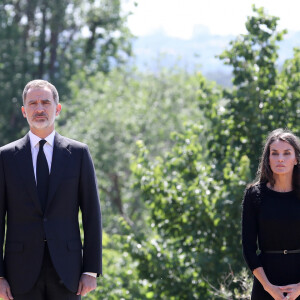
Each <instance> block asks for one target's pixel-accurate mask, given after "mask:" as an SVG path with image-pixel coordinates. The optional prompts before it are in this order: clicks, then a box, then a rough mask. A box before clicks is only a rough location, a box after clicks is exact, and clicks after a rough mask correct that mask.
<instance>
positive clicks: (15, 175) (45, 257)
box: [0, 80, 102, 300]
mask: <svg viewBox="0 0 300 300" xmlns="http://www.w3.org/2000/svg"><path fill="white" fill-rule="evenodd" d="M60 111H61V104H60V103H59V97H58V93H57V90H56V88H55V87H54V86H53V85H52V84H50V83H49V82H47V81H44V80H33V81H31V82H29V83H28V84H27V85H26V87H25V89H24V92H23V107H22V113H23V116H24V117H25V118H26V119H27V121H28V123H29V127H30V131H29V133H28V134H27V135H26V136H25V137H23V138H21V139H20V140H17V141H15V142H12V143H10V144H8V145H6V146H4V147H2V148H0V242H1V243H0V254H1V256H0V298H2V299H16V300H44V299H45V300H46V299H47V300H60V299H61V300H63V299H81V295H85V294H86V293H88V292H89V291H91V290H93V289H95V288H96V277H97V275H99V274H101V272H102V263H101V252H102V244H101V212H100V204H99V197H98V191H97V183H96V176H95V171H94V166H93V162H92V159H91V156H90V154H89V150H88V147H87V146H86V145H85V144H82V143H79V142H77V141H74V140H71V139H68V138H66V137H63V136H60V135H59V134H58V133H56V132H55V131H54V122H55V118H56V116H58V115H59V113H60ZM79 209H80V210H81V212H82V223H83V229H84V243H83V246H82V243H81V238H80V230H79V221H78V212H79ZM5 232H6V233H5ZM4 240H5V252H4V259H2V258H3V244H4Z"/></svg>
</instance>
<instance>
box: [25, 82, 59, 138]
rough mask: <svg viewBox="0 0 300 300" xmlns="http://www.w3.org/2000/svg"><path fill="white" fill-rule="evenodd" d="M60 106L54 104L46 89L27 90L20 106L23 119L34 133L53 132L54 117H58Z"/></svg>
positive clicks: (48, 90)
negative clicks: (22, 104)
mask: <svg viewBox="0 0 300 300" xmlns="http://www.w3.org/2000/svg"><path fill="white" fill-rule="evenodd" d="M60 111H61V105H60V104H56V103H55V101H54V99H53V95H52V92H51V91H50V89H48V88H32V89H29V90H28V92H27V95H26V99H25V100H24V106H22V113H23V116H24V118H26V119H27V122H28V124H29V126H30V129H32V130H33V131H34V132H41V131H43V132H44V131H47V132H49V134H50V133H51V132H52V131H53V130H54V121H55V117H56V116H58V115H59V113H60Z"/></svg>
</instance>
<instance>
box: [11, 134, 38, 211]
mask: <svg viewBox="0 0 300 300" xmlns="http://www.w3.org/2000/svg"><path fill="white" fill-rule="evenodd" d="M15 149H16V152H15V159H16V163H17V166H18V169H19V174H20V175H21V177H22V179H23V180H24V182H25V186H26V188H27V190H28V192H29V194H30V198H31V199H32V200H33V202H34V203H35V205H36V206H37V207H38V209H39V210H40V212H41V213H42V208H41V204H40V201H39V199H38V194H37V188H36V182H35V177H34V171H33V163H32V155H31V146H30V139H29V135H28V134H27V135H25V136H24V138H22V139H21V140H20V142H19V143H18V144H17V145H16V148H15Z"/></svg>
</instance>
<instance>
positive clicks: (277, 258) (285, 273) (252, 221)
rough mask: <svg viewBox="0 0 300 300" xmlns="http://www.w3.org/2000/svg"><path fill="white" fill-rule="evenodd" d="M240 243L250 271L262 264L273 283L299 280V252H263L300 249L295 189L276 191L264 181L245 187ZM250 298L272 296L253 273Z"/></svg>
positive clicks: (298, 204) (299, 215) (257, 299)
mask: <svg viewBox="0 0 300 300" xmlns="http://www.w3.org/2000/svg"><path fill="white" fill-rule="evenodd" d="M242 244H243V255H244V258H245V261H246V263H247V265H248V267H249V268H250V270H251V271H253V270H254V269H256V268H258V267H263V269H264V271H265V273H266V276H267V278H268V279H269V281H270V282H271V283H272V284H275V285H287V284H294V283H299V282H300V253H297V254H270V253H264V251H270V250H296V249H300V199H298V198H297V196H296V193H295V192H294V191H291V192H285V193H280V192H275V191H273V190H271V189H269V188H268V187H267V186H266V184H259V185H256V186H253V187H251V188H249V189H247V190H246V192H245V196H244V201H243V213H242ZM258 249H260V251H261V252H260V253H259V254H258V252H259V251H257V250H258ZM251 299H252V300H264V299H266V300H267V299H270V300H272V299H273V297H272V296H271V295H270V294H269V293H268V292H266V291H265V290H264V288H263V287H262V285H261V284H260V282H259V281H258V280H257V279H256V278H255V277H254V282H253V289H252V295H251ZM297 299H298V300H300V297H298V298H297Z"/></svg>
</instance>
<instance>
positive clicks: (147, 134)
mask: <svg viewBox="0 0 300 300" xmlns="http://www.w3.org/2000/svg"><path fill="white" fill-rule="evenodd" d="M197 81H198V76H196V75H189V74H187V73H185V72H183V71H182V70H180V71H179V70H162V71H161V72H160V73H158V74H143V73H141V72H139V71H137V70H136V69H134V68H127V69H126V68H124V69H115V70H113V71H112V72H111V73H110V74H108V75H104V74H103V73H97V74H96V75H95V76H90V77H89V78H88V79H87V78H86V75H85V73H84V72H82V73H81V74H78V75H77V76H75V77H74V78H73V80H72V81H71V83H70V89H71V90H72V95H71V99H72V100H71V102H70V105H68V107H67V108H64V107H63V111H62V112H63V114H62V116H61V117H62V122H61V126H60V129H59V130H60V132H62V133H65V134H66V135H68V136H70V137H72V138H75V139H78V140H80V141H84V142H86V143H87V144H88V145H89V147H90V149H91V152H92V155H93V158H94V162H95V166H96V170H97V174H98V179H99V187H100V191H101V199H102V204H103V205H104V211H105V214H106V215H107V216H108V217H107V218H104V219H105V228H106V230H107V231H108V232H115V230H116V229H117V225H116V224H118V222H117V220H116V219H115V218H117V219H118V218H119V215H122V216H123V217H125V218H126V220H127V221H128V222H129V223H130V224H132V225H133V224H134V226H135V227H139V226H143V224H144V218H143V217H142V216H143V215H144V206H143V205H144V204H143V203H142V202H141V201H140V195H139V191H136V190H133V189H132V176H131V170H130V162H131V157H132V156H133V155H135V154H137V149H136V141H137V140H140V139H143V140H144V141H145V143H146V144H147V145H149V150H150V151H151V154H152V155H153V156H154V155H156V154H157V153H163V152H164V151H166V150H167V149H170V147H171V145H172V142H171V141H170V139H169V135H170V133H171V132H172V131H175V130H176V131H178V132H180V131H183V122H184V121H185V120H188V119H190V120H194V121H195V122H197V120H198V119H199V118H201V112H200V111H199V110H198V109H197V93H196V91H197V85H198V84H197Z"/></svg>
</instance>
